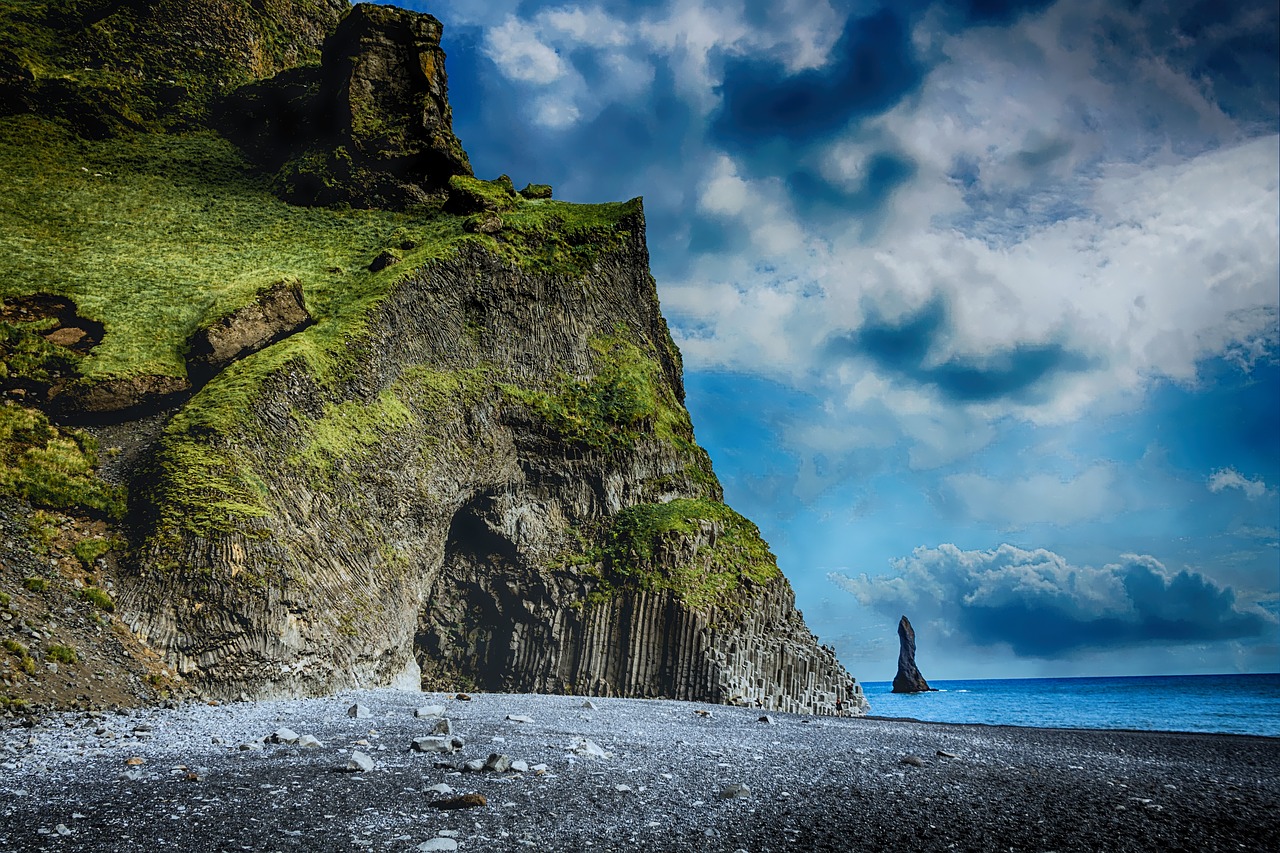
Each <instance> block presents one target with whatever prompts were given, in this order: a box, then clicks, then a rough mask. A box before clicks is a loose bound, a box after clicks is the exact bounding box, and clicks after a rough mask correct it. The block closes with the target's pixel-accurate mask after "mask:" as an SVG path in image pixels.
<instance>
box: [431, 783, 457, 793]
mask: <svg viewBox="0 0 1280 853" xmlns="http://www.w3.org/2000/svg"><path fill="white" fill-rule="evenodd" d="M427 790H428V791H430V792H431V793H433V794H440V795H442V796H443V795H445V794H452V793H453V788H450V787H449V786H448V785H446V784H445V783H443V782H437V783H436V784H434V785H432V786H431V787H430V788H427Z"/></svg>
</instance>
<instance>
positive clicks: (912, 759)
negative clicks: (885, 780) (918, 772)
mask: <svg viewBox="0 0 1280 853" xmlns="http://www.w3.org/2000/svg"><path fill="white" fill-rule="evenodd" d="M898 763H899V764H907V765H910V766H911V767H924V759H923V758H921V757H920V756H918V755H904V756H903V757H902V759H901V760H900V761H899V762H898Z"/></svg>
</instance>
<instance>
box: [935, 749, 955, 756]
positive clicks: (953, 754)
mask: <svg viewBox="0 0 1280 853" xmlns="http://www.w3.org/2000/svg"><path fill="white" fill-rule="evenodd" d="M938 757H939V758H958V757H959V756H957V755H956V754H955V753H954V752H947V751H945V750H941V749H940V750H938Z"/></svg>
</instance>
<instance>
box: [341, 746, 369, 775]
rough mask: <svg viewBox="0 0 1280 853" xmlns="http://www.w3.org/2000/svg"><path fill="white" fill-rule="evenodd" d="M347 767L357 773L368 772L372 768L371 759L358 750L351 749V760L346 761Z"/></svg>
mask: <svg viewBox="0 0 1280 853" xmlns="http://www.w3.org/2000/svg"><path fill="white" fill-rule="evenodd" d="M347 769H348V770H351V771H354V772H357V773H368V772H369V771H370V770H372V769H373V759H372V758H370V757H369V756H367V755H365V754H364V753H363V752H361V751H360V750H358V749H353V750H351V760H350V761H348V762H347Z"/></svg>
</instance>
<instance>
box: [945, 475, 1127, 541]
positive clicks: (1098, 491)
mask: <svg viewBox="0 0 1280 853" xmlns="http://www.w3.org/2000/svg"><path fill="white" fill-rule="evenodd" d="M942 487H943V490H944V492H946V493H948V495H949V497H951V498H952V499H954V500H956V501H958V502H959V503H960V505H961V506H962V508H963V511H964V513H965V515H966V516H967V517H969V518H971V519H973V520H974V521H981V522H985V523H989V524H993V525H996V526H997V527H999V528H1001V529H1004V530H1011V529H1017V528H1021V527H1026V526H1027V525H1029V524H1056V525H1061V526H1067V525H1071V524H1077V523H1079V522H1082V521H1090V520H1094V519H1098V518H1104V517H1107V516H1109V515H1112V514H1114V513H1117V512H1119V511H1121V510H1122V509H1124V501H1123V500H1122V498H1121V497H1120V495H1119V494H1118V492H1117V490H1116V483H1115V472H1114V471H1113V469H1112V467H1111V466H1110V465H1104V464H1098V465H1093V466H1091V467H1089V468H1086V469H1085V470H1083V471H1081V472H1080V473H1079V474H1078V475H1077V476H1075V477H1072V478H1069V479H1064V478H1062V477H1058V476H1056V475H1053V474H1033V475H1032V476H1030V477H1023V478H1019V479H1014V480H997V479H994V478H991V477H985V476H983V475H981V474H974V473H967V474H953V475H950V476H947V477H944V478H943V480H942Z"/></svg>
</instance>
